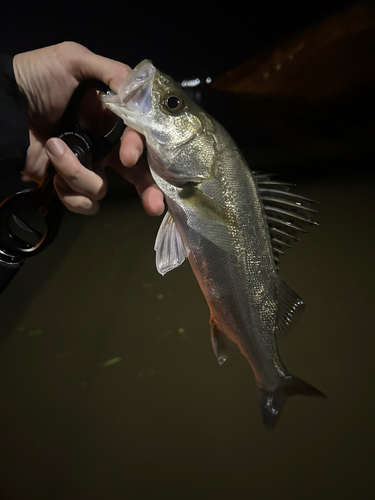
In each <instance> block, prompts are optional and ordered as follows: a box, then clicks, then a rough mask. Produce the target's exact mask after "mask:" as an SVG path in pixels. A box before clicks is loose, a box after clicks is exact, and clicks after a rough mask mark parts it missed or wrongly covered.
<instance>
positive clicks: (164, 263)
mask: <svg viewBox="0 0 375 500" xmlns="http://www.w3.org/2000/svg"><path fill="white" fill-rule="evenodd" d="M101 98H102V100H103V102H104V103H105V104H106V105H107V106H108V107H109V108H110V109H112V111H114V112H115V113H116V114H118V115H119V116H121V117H122V118H123V119H124V122H125V123H126V124H127V125H129V126H131V127H133V128H134V129H135V130H137V131H138V132H140V133H141V134H143V135H144V136H145V139H146V144H147V151H148V161H149V165H150V170H151V173H152V175H153V177H154V180H155V182H156V184H157V185H158V186H159V188H160V189H161V190H162V192H163V193H164V196H165V199H166V202H167V205H168V212H167V214H166V216H165V218H164V220H163V222H162V225H161V228H160V230H159V233H158V236H157V240H156V244H155V249H156V252H157V267H158V270H159V272H161V274H165V272H168V271H170V270H171V269H173V268H175V267H177V266H178V265H180V264H181V263H182V262H183V260H184V259H185V257H187V258H188V260H189V263H190V265H191V268H192V270H193V272H194V274H195V276H196V278H197V280H198V283H199V285H200V287H201V289H202V292H203V294H204V296H205V298H206V301H207V303H208V306H209V309H210V323H211V340H212V345H213V348H214V352H215V354H216V356H217V358H218V361H219V363H220V364H222V363H223V362H224V361H225V360H226V359H227V358H228V357H229V355H230V353H231V347H232V346H233V344H234V345H236V346H237V347H238V348H239V350H240V351H241V353H242V354H243V355H244V356H245V357H246V359H247V360H248V362H249V364H250V365H251V367H252V369H253V372H254V375H255V380H256V384H257V386H258V395H259V403H260V407H261V412H262V417H263V422H264V424H265V425H266V427H267V428H273V427H274V426H275V425H276V423H277V421H278V419H279V416H280V413H281V410H282V407H283V405H284V403H285V400H286V398H287V397H288V396H290V395H294V394H307V395H312V396H323V394H322V393H321V392H320V391H318V390H317V389H315V388H314V387H312V386H311V385H309V384H307V383H306V382H304V381H303V380H301V379H299V378H297V377H294V376H293V375H291V374H290V373H289V372H288V371H287V369H286V368H285V367H284V365H283V364H282V362H281V360H280V357H279V353H278V349H277V336H278V334H279V333H280V332H279V331H281V330H282V329H284V330H285V329H287V328H288V327H290V325H291V324H292V323H293V320H294V318H295V317H297V316H298V314H297V313H299V311H300V310H301V308H302V306H303V302H302V300H301V299H300V298H299V297H298V295H297V294H295V293H294V292H293V291H292V290H291V289H290V288H289V287H288V285H286V283H285V282H284V281H283V280H282V278H281V277H280V276H279V274H278V270H277V267H276V265H275V255H274V251H273V248H272V242H271V237H270V229H269V226H268V222H267V213H266V208H265V206H264V205H263V203H262V199H261V196H260V190H259V187H258V184H257V181H256V178H254V176H253V175H252V173H251V170H250V168H249V167H248V165H247V163H246V161H245V159H244V158H243V156H242V154H241V152H240V151H239V149H238V147H237V146H236V144H235V142H234V141H233V139H232V138H231V137H230V135H229V134H228V132H227V131H226V130H225V129H224V128H223V127H222V126H221V125H220V124H219V123H218V122H217V121H216V120H215V119H213V118H212V117H210V116H209V115H208V114H207V113H205V112H204V111H203V110H202V109H201V108H199V107H198V106H197V105H196V104H195V103H194V102H192V101H191V100H190V99H189V98H188V97H187V96H186V95H185V94H184V93H183V92H182V90H181V89H180V88H179V87H178V86H177V85H176V83H175V82H174V81H173V79H171V78H170V77H168V76H166V75H164V74H162V73H161V72H159V71H158V70H157V69H156V68H155V67H154V66H153V65H152V63H151V62H150V61H147V60H145V61H143V62H142V63H140V64H139V65H138V66H137V67H136V68H135V69H134V70H133V72H132V73H131V74H130V75H129V76H128V78H127V79H126V80H125V81H124V82H123V84H122V85H121V87H120V88H119V92H118V95H116V96H113V95H111V96H109V95H102V96H101ZM259 182H262V183H263V185H264V184H265V183H267V182H269V181H268V180H267V177H265V176H264V175H263V176H261V177H260V181H259ZM284 192H286V191H285V190H284V191H282V190H281V191H280V190H279V194H278V195H277V193H276V195H275V194H274V193H275V192H274V193H273V196H274V197H275V196H276V202H277V201H278V200H279V199H280V200H282V196H283V193H284ZM280 193H281V194H280ZM277 196H279V198H277ZM284 198H285V197H284ZM290 200H291V201H290ZM310 201H311V200H310ZM270 202H271V207H270V208H269V209H270V210H273V211H275V210H276V212H277V210H278V209H277V208H276V209H275V208H274V207H273V206H272V199H271V200H270ZM287 203H288V204H289V205H291V206H292V209H294V207H295V210H294V212H293V213H294V214H296V213H297V215H298V214H299V212H300V211H301V210H302V209H303V208H304V207H303V206H301V203H300V200H299V199H298V201H296V202H294V200H293V198H290V199H289V201H287ZM283 204H284V206H285V201H284V203H283ZM306 210H310V209H309V208H307V209H306ZM311 211H312V210H311ZM279 213H281V210H279ZM283 213H284V217H285V210H284V212H283ZM300 218H301V220H304V219H303V217H300ZM274 219H275V218H274ZM306 220H307V219H306ZM276 222H277V219H276ZM307 222H310V221H309V220H307ZM281 224H286V226H288V222H286V223H285V222H282V223H281ZM274 233H276V234H278V235H280V234H283V233H282V231H281V232H280V230H279V232H277V228H276V229H274ZM292 238H293V236H292ZM276 243H277V239H276ZM287 246H289V245H287ZM278 251H279V250H278ZM279 252H280V251H279Z"/></svg>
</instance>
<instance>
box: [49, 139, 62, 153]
mask: <svg viewBox="0 0 375 500" xmlns="http://www.w3.org/2000/svg"><path fill="white" fill-rule="evenodd" d="M46 152H47V154H48V155H51V156H62V155H63V154H64V144H63V143H62V142H61V141H59V140H58V139H50V140H49V141H47V143H46Z"/></svg>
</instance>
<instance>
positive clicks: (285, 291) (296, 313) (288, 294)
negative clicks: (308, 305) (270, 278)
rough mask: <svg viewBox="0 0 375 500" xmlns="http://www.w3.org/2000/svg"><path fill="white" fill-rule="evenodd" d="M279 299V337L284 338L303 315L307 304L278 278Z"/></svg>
mask: <svg viewBox="0 0 375 500" xmlns="http://www.w3.org/2000/svg"><path fill="white" fill-rule="evenodd" d="M277 299H278V303H279V309H278V312H277V323H276V324H277V332H276V334H277V336H278V337H280V336H284V335H285V334H286V333H287V331H288V330H289V329H290V328H291V326H292V325H293V324H294V323H295V322H296V321H297V319H298V318H299V317H300V315H301V314H302V312H303V310H304V308H305V304H304V302H303V300H302V299H301V297H299V295H297V294H296V292H294V291H293V290H292V289H291V288H290V287H289V285H287V283H286V282H285V281H284V280H283V278H282V277H281V276H278V283H277Z"/></svg>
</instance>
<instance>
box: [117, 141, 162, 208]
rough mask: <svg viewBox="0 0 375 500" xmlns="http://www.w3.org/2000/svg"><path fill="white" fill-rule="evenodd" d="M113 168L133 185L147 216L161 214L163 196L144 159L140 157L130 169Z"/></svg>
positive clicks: (120, 165)
mask: <svg viewBox="0 0 375 500" xmlns="http://www.w3.org/2000/svg"><path fill="white" fill-rule="evenodd" d="M121 147H122V146H121ZM120 156H121V155H120ZM114 168H115V169H116V170H117V171H118V172H119V173H120V174H121V175H122V176H123V177H124V178H125V179H126V180H128V181H129V182H131V183H132V184H134V186H135V187H136V189H137V193H138V195H139V197H140V198H141V201H142V205H143V208H144V209H145V211H146V213H147V214H148V215H152V216H156V215H161V214H162V213H163V211H164V196H163V193H162V192H161V191H160V189H159V188H158V187H157V185H156V183H155V181H154V179H153V178H152V175H151V173H150V170H149V168H148V165H147V161H146V159H145V158H143V157H142V158H141V159H140V160H139V161H138V163H137V164H136V165H135V166H133V167H132V168H128V167H125V166H124V165H122V164H121V163H117V164H115V165H114Z"/></svg>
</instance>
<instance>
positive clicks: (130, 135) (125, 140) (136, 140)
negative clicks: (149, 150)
mask: <svg viewBox="0 0 375 500" xmlns="http://www.w3.org/2000/svg"><path fill="white" fill-rule="evenodd" d="M142 153H143V140H142V138H141V136H140V135H139V134H138V132H136V131H135V130H133V129H132V128H129V127H126V129H125V131H124V133H123V134H122V137H121V147H120V153H119V154H120V160H121V163H122V164H123V165H125V167H132V166H133V165H135V164H136V163H137V161H138V160H139V158H140V157H141V155H142Z"/></svg>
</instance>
